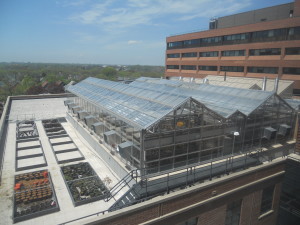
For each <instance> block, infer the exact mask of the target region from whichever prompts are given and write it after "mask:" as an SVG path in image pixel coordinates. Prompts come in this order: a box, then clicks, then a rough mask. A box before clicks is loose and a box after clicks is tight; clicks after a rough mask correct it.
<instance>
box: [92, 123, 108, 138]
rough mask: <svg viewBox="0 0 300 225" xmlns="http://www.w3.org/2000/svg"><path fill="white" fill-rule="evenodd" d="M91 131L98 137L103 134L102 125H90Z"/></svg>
mask: <svg viewBox="0 0 300 225" xmlns="http://www.w3.org/2000/svg"><path fill="white" fill-rule="evenodd" d="M92 130H93V131H94V132H95V133H96V134H98V135H101V136H102V134H103V133H104V131H105V130H104V124H103V123H102V122H97V123H94V124H92Z"/></svg>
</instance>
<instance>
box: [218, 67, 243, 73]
mask: <svg viewBox="0 0 300 225" xmlns="http://www.w3.org/2000/svg"><path fill="white" fill-rule="evenodd" d="M220 70H221V71H228V72H244V67H242V66H221V68H220Z"/></svg>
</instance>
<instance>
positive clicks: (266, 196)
mask: <svg viewBox="0 0 300 225" xmlns="http://www.w3.org/2000/svg"><path fill="white" fill-rule="evenodd" d="M274 189H275V186H274V185H273V186H270V187H267V188H264V189H263V192H262V197H261V205H260V214H264V213H266V212H268V211H270V210H272V205H273V195H274Z"/></svg>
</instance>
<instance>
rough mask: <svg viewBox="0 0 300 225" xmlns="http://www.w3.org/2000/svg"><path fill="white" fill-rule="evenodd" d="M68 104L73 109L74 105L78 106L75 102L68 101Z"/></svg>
mask: <svg viewBox="0 0 300 225" xmlns="http://www.w3.org/2000/svg"><path fill="white" fill-rule="evenodd" d="M66 104H67V106H68V109H72V107H74V106H77V105H76V104H75V103H74V102H68V103H66Z"/></svg>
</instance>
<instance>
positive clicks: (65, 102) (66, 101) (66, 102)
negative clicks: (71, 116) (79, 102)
mask: <svg viewBox="0 0 300 225" xmlns="http://www.w3.org/2000/svg"><path fill="white" fill-rule="evenodd" d="M69 103H73V101H72V100H70V99H69V100H64V105H65V106H67V105H68V104H69Z"/></svg>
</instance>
